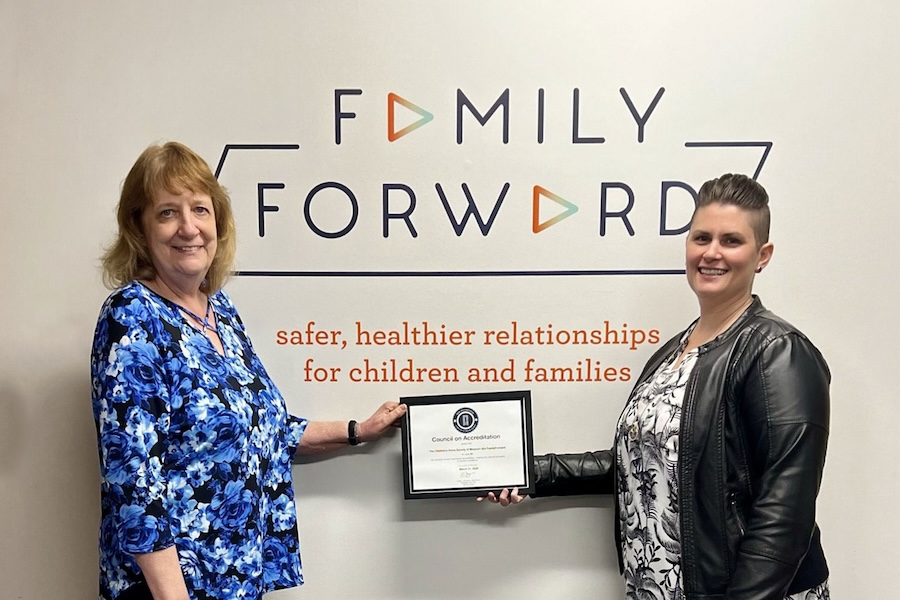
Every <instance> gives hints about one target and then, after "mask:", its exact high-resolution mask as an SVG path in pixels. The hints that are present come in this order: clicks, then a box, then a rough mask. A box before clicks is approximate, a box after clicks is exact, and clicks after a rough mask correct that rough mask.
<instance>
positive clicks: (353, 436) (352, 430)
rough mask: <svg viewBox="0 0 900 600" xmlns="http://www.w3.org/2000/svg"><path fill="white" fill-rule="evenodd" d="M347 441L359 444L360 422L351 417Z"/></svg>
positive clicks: (352, 444) (353, 444)
mask: <svg viewBox="0 0 900 600" xmlns="http://www.w3.org/2000/svg"><path fill="white" fill-rule="evenodd" d="M347 441H348V442H350V445H351V446H356V445H358V444H359V423H357V422H356V421H354V420H353V419H350V422H349V423H347Z"/></svg>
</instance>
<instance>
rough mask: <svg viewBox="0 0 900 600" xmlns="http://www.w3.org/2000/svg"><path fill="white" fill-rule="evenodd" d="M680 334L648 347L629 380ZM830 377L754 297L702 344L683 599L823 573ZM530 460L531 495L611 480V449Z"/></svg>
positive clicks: (750, 590) (694, 385) (779, 594)
mask: <svg viewBox="0 0 900 600" xmlns="http://www.w3.org/2000/svg"><path fill="white" fill-rule="evenodd" d="M680 339H681V334H679V335H677V336H675V337H673V338H672V339H671V340H669V341H668V342H667V343H666V344H665V345H664V346H663V347H662V348H660V349H659V351H657V352H656V353H655V354H654V355H653V357H652V358H651V359H650V360H649V361H648V362H647V365H646V366H645V367H644V371H643V373H641V376H640V377H639V378H638V380H637V384H636V386H635V387H637V385H639V384H640V383H641V382H642V381H644V380H645V379H646V378H648V377H650V376H652V374H653V373H654V372H655V371H656V369H657V368H658V367H659V365H660V363H661V362H662V361H664V360H665V359H666V358H667V357H669V356H671V354H672V353H673V352H674V351H675V350H676V349H677V347H678V345H679V342H680ZM830 380H831V375H830V373H829V371H828V366H827V365H826V364H825V360H824V359H823V358H822V355H821V354H820V353H819V351H818V350H817V349H816V347H815V346H813V345H812V343H811V342H810V341H809V340H808V339H807V338H806V336H804V335H803V334H802V333H801V332H799V331H798V330H797V329H796V328H794V327H793V326H792V325H790V324H789V323H787V322H786V321H783V320H782V319H780V318H779V317H777V316H775V315H774V314H772V313H771V312H770V311H768V310H766V309H765V307H763V305H762V303H761V302H760V301H759V298H757V297H754V299H753V303H752V304H751V306H750V307H749V308H748V309H747V310H746V312H745V313H744V314H743V315H741V317H740V318H739V319H738V320H737V321H736V322H735V323H734V324H733V325H732V326H731V327H729V328H728V330H727V331H726V332H725V333H723V334H722V335H720V336H719V337H717V338H716V339H714V340H713V341H711V342H709V343H708V344H705V345H703V346H701V347H700V348H699V355H698V357H697V362H696V364H695V365H694V368H693V371H692V372H691V376H690V380H689V382H688V385H687V388H686V390H685V397H684V404H683V406H682V418H681V430H680V433H679V457H678V458H679V459H678V469H679V471H678V475H679V481H680V484H679V494H680V497H679V503H680V507H679V509H680V510H679V515H680V520H681V564H682V579H683V584H684V592H685V594H686V596H687V599H688V600H711V599H713V598H715V599H723V598H724V599H727V600H751V599H752V600H783V598H785V596H787V595H788V594H793V593H796V592H800V591H803V590H806V589H809V588H812V587H815V586H816V585H818V584H820V583H822V582H823V581H824V580H825V579H826V578H827V577H828V566H827V564H826V562H825V556H824V554H823V552H822V546H821V543H820V535H819V529H818V526H817V525H816V522H815V514H816V496H817V494H818V491H819V483H820V481H821V478H822V469H823V467H824V464H825V448H826V445H827V440H828V418H829V396H828V386H829V383H830ZM535 469H536V477H535V479H536V487H537V492H536V493H535V494H534V495H535V496H553V495H571V494H585V493H612V492H614V490H615V472H616V468H615V455H614V451H612V450H607V451H601V452H588V453H585V454H548V455H544V456H538V457H536V458H535ZM617 496H618V495H617ZM616 500H617V502H616V506H617V508H618V497H617V499H616ZM616 513H617V514H616V538H617V539H616V543H617V547H618V548H619V552H620V556H619V566H620V569H621V566H622V558H621V547H622V546H621V539H620V527H619V519H618V510H616Z"/></svg>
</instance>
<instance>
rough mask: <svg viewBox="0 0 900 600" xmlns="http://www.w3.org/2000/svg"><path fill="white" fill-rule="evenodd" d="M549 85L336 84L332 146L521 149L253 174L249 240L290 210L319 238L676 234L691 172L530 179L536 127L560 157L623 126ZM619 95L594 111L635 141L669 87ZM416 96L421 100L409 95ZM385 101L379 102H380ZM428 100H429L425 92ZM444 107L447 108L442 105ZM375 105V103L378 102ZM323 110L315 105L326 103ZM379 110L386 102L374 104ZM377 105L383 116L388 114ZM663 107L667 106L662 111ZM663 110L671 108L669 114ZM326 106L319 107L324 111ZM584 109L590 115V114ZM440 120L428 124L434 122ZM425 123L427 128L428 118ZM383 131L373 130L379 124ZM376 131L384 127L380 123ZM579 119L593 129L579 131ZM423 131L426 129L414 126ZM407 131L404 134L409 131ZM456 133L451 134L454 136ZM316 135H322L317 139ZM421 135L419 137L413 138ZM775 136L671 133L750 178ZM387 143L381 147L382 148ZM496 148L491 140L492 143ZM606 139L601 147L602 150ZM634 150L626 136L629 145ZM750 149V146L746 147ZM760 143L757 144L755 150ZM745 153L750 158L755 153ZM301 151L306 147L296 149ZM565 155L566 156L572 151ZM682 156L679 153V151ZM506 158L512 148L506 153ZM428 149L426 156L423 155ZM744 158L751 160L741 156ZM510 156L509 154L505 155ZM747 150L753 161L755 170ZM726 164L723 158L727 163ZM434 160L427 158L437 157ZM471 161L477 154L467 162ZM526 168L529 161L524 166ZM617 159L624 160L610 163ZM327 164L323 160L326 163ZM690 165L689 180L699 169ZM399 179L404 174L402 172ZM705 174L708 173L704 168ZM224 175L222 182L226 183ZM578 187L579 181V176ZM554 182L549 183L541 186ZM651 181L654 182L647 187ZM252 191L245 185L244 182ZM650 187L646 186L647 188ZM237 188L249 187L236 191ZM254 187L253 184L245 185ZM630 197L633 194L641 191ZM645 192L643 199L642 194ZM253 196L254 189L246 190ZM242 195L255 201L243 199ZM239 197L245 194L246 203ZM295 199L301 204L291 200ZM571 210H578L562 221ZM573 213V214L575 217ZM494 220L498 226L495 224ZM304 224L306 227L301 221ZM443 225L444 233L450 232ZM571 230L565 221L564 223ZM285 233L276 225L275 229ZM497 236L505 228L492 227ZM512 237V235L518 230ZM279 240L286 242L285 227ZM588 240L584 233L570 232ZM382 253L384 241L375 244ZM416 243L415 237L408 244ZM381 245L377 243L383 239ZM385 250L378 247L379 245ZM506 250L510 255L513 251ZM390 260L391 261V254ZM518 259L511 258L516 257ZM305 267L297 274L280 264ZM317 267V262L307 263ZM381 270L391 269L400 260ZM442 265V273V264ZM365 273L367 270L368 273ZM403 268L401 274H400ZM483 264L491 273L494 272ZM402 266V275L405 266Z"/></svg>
mask: <svg viewBox="0 0 900 600" xmlns="http://www.w3.org/2000/svg"><path fill="white" fill-rule="evenodd" d="M551 91H552V92H553V93H552V94H547V95H545V89H544V88H543V87H541V88H538V89H537V90H536V95H535V96H531V97H529V96H530V94H519V93H515V94H514V93H513V92H512V91H511V90H510V88H506V89H503V90H502V91H501V92H499V95H497V96H496V97H494V96H492V95H489V96H488V97H487V99H485V98H477V99H473V97H472V96H470V94H467V93H466V91H464V90H463V89H461V88H458V89H456V90H455V98H454V99H453V102H452V103H451V102H445V103H444V104H442V105H441V108H442V109H443V112H442V111H441V110H439V109H434V111H433V112H432V111H430V110H427V109H426V108H424V107H423V104H425V103H424V102H421V101H420V102H421V103H416V102H413V101H412V100H410V99H409V98H410V97H414V98H415V97H416V96H415V95H414V94H409V93H405V95H403V96H401V95H400V94H398V93H396V92H393V91H387V90H385V91H384V92H382V93H383V94H385V95H381V94H379V95H378V97H377V101H376V100H374V99H373V101H368V98H369V96H368V95H366V94H365V93H364V90H363V89H362V88H336V89H334V90H333V96H332V99H331V106H330V107H329V109H326V110H328V112H330V113H331V115H330V116H331V121H332V125H333V131H334V135H333V140H331V141H332V142H333V144H334V145H335V146H342V145H345V144H347V145H355V146H358V145H360V144H365V145H372V144H374V143H384V142H385V141H386V143H387V144H388V146H387V147H390V146H395V147H402V146H403V145H404V144H410V143H412V144H415V143H416V137H417V136H422V135H424V134H428V135H429V136H430V137H429V138H428V139H429V142H428V144H427V145H426V146H423V148H427V149H429V150H430V149H432V148H437V147H438V146H436V144H437V145H439V144H440V143H441V142H440V139H439V136H441V135H443V136H446V138H445V140H444V144H445V145H450V144H455V145H456V146H462V145H467V144H471V145H472V146H474V147H475V148H476V149H477V150H478V151H479V152H478V153H473V154H477V155H478V156H479V157H483V156H485V153H484V149H485V147H486V145H488V144H494V145H496V147H498V148H502V146H504V145H507V144H510V143H511V140H512V144H513V146H515V147H517V148H518V149H519V150H520V151H519V152H518V153H516V152H513V153H509V152H500V153H498V155H497V156H498V159H497V160H494V159H493V158H491V159H490V160H485V161H484V170H485V171H486V170H488V169H489V170H490V176H489V177H488V176H483V175H484V174H483V173H481V172H479V171H478V170H477V169H470V168H469V167H468V165H467V166H466V169H465V170H464V171H463V172H465V173H466V174H467V176H468V174H470V173H471V174H472V176H473V177H474V179H472V180H465V179H460V178H459V175H458V174H456V173H457V172H459V171H458V170H457V171H455V174H454V175H453V177H452V178H451V179H450V180H449V181H448V180H443V181H442V180H441V179H440V174H436V175H433V174H431V173H423V172H421V170H420V167H419V165H420V163H421V164H423V165H427V160H424V161H417V162H416V163H415V166H414V168H413V167H411V169H410V170H409V171H408V172H407V173H406V174H405V175H402V176H398V175H397V174H396V173H392V175H391V176H390V178H387V177H384V178H379V177H378V176H377V175H375V176H373V175H372V174H370V173H369V172H368V170H365V169H363V170H359V171H357V170H355V169H356V167H355V166H353V167H351V168H350V176H349V178H348V179H347V180H345V181H340V180H335V179H332V178H331V176H326V177H323V178H321V179H319V178H316V176H315V175H312V176H310V177H307V175H306V174H304V173H303V172H299V171H298V173H297V177H299V179H300V181H299V186H298V185H297V183H294V182H291V181H290V179H282V180H281V181H278V180H275V181H273V180H272V179H268V178H267V179H266V180H262V179H258V180H256V181H253V180H252V179H251V180H250V181H249V182H246V183H244V185H252V186H254V187H255V188H256V194H255V196H256V198H255V205H256V206H255V208H256V211H255V212H256V230H257V235H258V238H260V239H264V238H266V237H267V224H268V223H270V222H271V223H277V226H278V227H279V231H281V232H284V231H287V227H289V226H293V224H287V220H288V219H295V221H294V223H297V224H298V225H300V227H301V228H304V229H305V230H306V231H308V232H309V233H311V234H312V235H314V236H317V237H319V238H323V239H328V240H338V239H341V238H344V237H345V236H349V235H352V234H354V233H355V232H357V231H358V230H359V229H363V230H370V231H371V230H373V229H374V230H375V231H376V232H379V233H380V236H381V237H382V238H383V239H385V240H389V239H391V238H393V239H399V240H400V241H401V242H404V241H406V240H408V239H411V238H412V239H415V238H420V237H425V238H428V239H429V240H430V239H434V240H437V243H439V244H444V243H446V242H445V240H446V239H447V234H448V233H449V234H451V235H452V236H455V237H456V238H463V237H465V238H466V239H467V240H470V239H473V238H477V237H484V238H486V237H488V236H490V235H491V233H492V231H494V230H501V231H504V232H509V231H511V229H510V228H509V227H508V226H507V225H506V224H507V223H509V222H514V223H515V224H516V226H517V227H524V228H527V229H530V230H531V232H530V233H531V234H532V235H534V236H540V239H542V240H543V239H549V240H551V243H557V242H558V241H559V240H560V236H559V235H555V236H554V235H553V234H552V233H551V234H549V235H548V234H547V233H546V232H547V231H548V230H549V229H551V228H553V227H557V226H558V228H559V229H564V228H567V227H568V228H571V227H577V231H579V232H583V231H586V230H587V229H586V228H585V227H584V224H585V220H586V219H587V220H590V221H593V224H592V225H591V229H593V231H594V232H595V233H594V236H596V237H599V238H601V239H602V238H605V237H606V236H607V235H609V234H610V233H611V232H612V233H613V234H614V236H611V237H614V239H616V240H617V241H616V243H617V244H621V243H622V242H621V240H622V239H623V238H622V233H623V232H624V234H625V235H627V237H629V238H635V237H638V236H643V237H647V236H655V237H658V238H668V237H672V236H678V235H682V234H684V233H685V232H686V231H687V230H688V229H689V226H690V224H689V223H688V222H687V221H688V220H689V215H690V212H691V210H692V209H693V202H696V199H697V185H696V182H693V183H691V182H689V181H687V179H690V178H689V177H684V179H680V178H678V177H677V173H672V168H669V167H667V168H666V169H665V175H664V176H663V177H660V178H659V179H655V180H654V181H652V182H649V183H651V184H652V186H651V185H648V182H647V181H646V180H645V179H646V178H644V180H642V181H640V182H638V183H639V186H636V185H634V182H632V181H631V180H629V179H628V175H627V174H625V175H624V176H623V174H620V173H616V172H608V171H604V170H603V169H599V168H597V169H595V168H594V167H589V168H588V171H587V172H585V174H584V178H579V179H580V180H583V179H587V178H592V177H595V173H604V175H603V178H602V179H600V178H598V179H597V180H596V182H595V185H596V187H595V189H597V193H595V194H592V197H590V198H588V199H586V198H585V197H584V195H583V194H584V191H577V192H576V191H571V190H560V189H558V186H559V185H560V184H559V183H558V182H554V183H553V184H551V183H550V182H541V181H535V180H533V179H531V176H532V172H534V173H538V174H539V173H542V172H544V170H546V168H547V167H546V166H544V167H543V168H541V165H542V164H543V163H539V158H540V157H539V156H538V155H537V154H536V153H534V152H530V151H529V149H528V148H527V147H526V146H532V147H540V146H542V145H543V144H544V143H545V125H546V126H547V127H546V128H547V129H548V131H547V134H548V135H547V138H548V140H547V141H548V142H552V143H553V148H554V155H553V158H552V160H553V161H566V160H567V156H566V155H565V154H564V151H563V150H560V149H559V148H560V144H567V145H571V147H573V148H574V147H579V148H582V149H587V148H596V149H597V151H598V153H602V154H598V155H597V156H598V157H599V156H604V155H605V156H608V155H609V152H610V151H613V152H615V150H614V142H617V143H621V142H622V141H623V140H624V139H625V138H624V137H623V135H622V133H621V129H622V128H621V127H620V128H619V129H618V131H617V132H616V136H615V137H609V136H605V135H599V134H601V133H604V132H603V131H602V130H599V131H597V130H595V128H597V122H598V120H599V121H600V122H604V120H601V119H599V118H598V116H597V114H596V113H597V104H595V103H591V102H585V101H583V98H582V90H581V89H579V88H577V87H576V88H573V89H572V90H571V96H570V98H571V100H570V102H569V99H568V98H566V96H567V95H568V93H567V92H568V91H567V90H566V91H563V90H555V91H554V90H551ZM618 95H619V96H621V103H620V102H619V101H618V99H615V100H613V101H609V100H608V99H607V100H606V101H605V102H603V103H601V104H600V106H601V107H602V109H603V110H609V108H610V107H611V106H613V105H619V106H618V107H616V112H615V113H611V114H617V115H619V117H617V118H622V119H625V120H626V121H627V122H628V124H629V128H630V129H631V130H632V131H633V132H634V134H633V135H634V137H633V138H631V139H632V140H633V141H632V142H629V143H630V144H634V143H637V144H638V145H641V144H644V143H645V142H646V141H647V138H648V130H649V129H651V128H653V127H656V121H657V119H658V117H656V115H657V114H658V112H657V111H658V109H659V106H660V104H661V102H662V101H663V99H664V98H666V97H667V96H666V88H665V87H662V86H660V87H659V88H658V89H657V90H656V91H655V93H653V94H649V93H648V94H646V95H644V96H643V98H640V99H637V100H636V99H635V98H636V97H635V95H634V93H630V92H629V91H628V90H626V89H625V88H624V87H623V88H619V89H618ZM551 96H552V98H554V100H553V103H554V104H553V105H552V107H551V108H550V109H548V106H547V98H548V97H551ZM417 99H418V98H417ZM385 101H386V102H385ZM432 102H434V100H432ZM451 106H452V108H451ZM376 107H377V108H376ZM323 108H324V106H323ZM361 110H366V111H367V112H368V113H371V111H372V110H377V112H378V113H381V114H380V115H376V116H377V118H385V121H384V122H383V123H384V125H385V126H386V127H385V129H386V134H387V135H386V137H387V139H386V140H385V138H383V137H381V136H382V135H383V134H378V135H377V138H376V137H372V136H371V133H369V135H368V137H364V135H365V134H363V133H362V132H371V131H372V130H371V129H369V128H368V127H361V125H365V124H366V123H371V122H372V120H371V114H368V115H366V114H363V115H362V116H361V117H360V116H358V115H357V111H361ZM382 111H384V112H382ZM385 113H386V114H385ZM659 114H665V113H659ZM670 114H671V113H670ZM323 116H324V115H323ZM588 117H591V118H588ZM436 124H437V125H439V126H440V127H435V125H436ZM426 125H429V126H430V127H427V128H426V127H425V126H426ZM379 129H380V128H379ZM385 129H381V131H385ZM586 129H591V130H592V131H590V132H588V131H586ZM423 132H424V133H423ZM410 134H413V135H410ZM454 134H455V135H454ZM322 141H324V140H322V139H319V142H320V143H321V142H322ZM419 142H421V139H420V140H419ZM772 145H773V142H772V141H767V140H740V139H738V140H735V139H733V138H731V139H728V138H726V140H709V139H705V140H685V141H683V142H680V143H678V146H681V147H682V148H683V149H685V150H687V151H688V152H689V153H690V154H696V155H702V154H705V153H710V152H716V153H718V152H721V151H725V150H729V151H731V150H735V151H738V152H740V154H737V155H735V156H739V157H741V158H740V162H739V163H738V164H743V166H737V168H736V169H730V170H734V171H737V172H747V173H748V174H749V173H752V175H751V176H752V178H753V179H756V178H758V177H759V175H760V172H761V171H762V169H763V166H764V164H765V162H766V159H767V157H768V156H769V152H770V151H771V149H772ZM387 147H384V146H382V147H381V148H382V149H386V148H387ZM492 147H494V146H492ZM601 149H603V150H601ZM299 150H300V145H299V144H226V145H225V147H224V148H223V151H222V154H221V156H220V158H219V161H218V164H217V166H216V169H215V175H216V177H219V176H220V175H221V174H222V172H223V169H225V170H226V171H227V170H228V169H227V168H226V162H227V161H230V159H231V157H232V156H233V155H234V153H235V151H242V152H244V151H293V152H297V151H299ZM628 151H629V152H633V146H632V147H630V148H629V149H628ZM748 151H749V153H748ZM757 153H758V154H757ZM754 155H757V156H758V158H756V159H754ZM300 156H303V154H300ZM573 156H574V155H573ZM577 156H578V157H579V158H580V160H582V161H583V160H584V157H585V156H586V154H585V152H584V151H579V152H578V153H577ZM678 156H679V157H680V158H679V160H681V161H684V160H686V158H685V157H684V155H683V154H680V153H679V154H678ZM510 157H512V158H510ZM425 158H426V159H427V157H425ZM748 159H749V160H748ZM505 160H508V162H504V161H505ZM750 160H755V162H756V164H755V168H753V163H752V162H750ZM729 162H730V161H729ZM441 164H442V163H441V162H435V163H434V165H435V166H439V165H441ZM474 164H475V166H476V167H477V166H478V163H474ZM505 165H508V166H510V167H511V168H514V169H515V171H514V174H511V175H508V176H504V175H503V173H502V171H501V170H500V169H501V168H502V167H503V166H505ZM529 166H531V167H532V168H530V169H529ZM615 168H619V169H620V168H621V167H615ZM328 170H329V171H331V170H332V169H331V168H329V169H328ZM694 172H695V170H693V169H692V172H691V178H696V175H695V174H694ZM398 177H404V179H399V180H398ZM704 178H706V177H704ZM230 184H231V182H230V181H225V185H229V187H231V186H230ZM579 184H580V187H581V189H582V190H583V188H584V183H583V181H579ZM551 187H552V188H553V191H551V190H550V188H551ZM654 187H655V188H656V191H653V188H654ZM248 191H249V190H248ZM648 192H650V193H649V194H648ZM245 193H246V192H245ZM250 194H252V192H250V193H249V194H248V195H250ZM638 195H641V196H642V198H641V199H638ZM643 197H648V198H647V199H644V198H643ZM251 198H252V196H251ZM248 200H249V202H253V200H250V199H249V198H248ZM249 202H248V203H249ZM647 203H652V204H654V205H655V206H651V207H649V208H645V207H644V206H640V207H639V205H644V204H647ZM288 205H292V207H291V211H290V212H289V211H282V208H283V207H285V206H288ZM299 207H302V214H298V213H299V212H300V211H297V210H296V209H297V208H299ZM570 217H576V218H575V219H570ZM578 221H580V223H578ZM498 223H502V225H500V226H498V227H495V226H497V224H498ZM304 225H305V227H304ZM448 229H449V231H448ZM570 231H571V229H570ZM280 235H282V236H284V235H285V234H284V233H280ZM501 235H502V234H501ZM519 239H521V238H519ZM279 241H285V243H292V242H290V241H288V240H286V239H285V238H284V237H282V238H281V239H280V240H279ZM579 241H585V242H586V243H588V244H590V243H592V240H579ZM383 248H384V252H388V250H389V249H390V248H389V247H388V246H384V247H383ZM417 248H418V249H421V248H422V246H417ZM378 250H379V251H381V250H382V248H381V247H380V248H379V249H378ZM616 254H617V255H624V254H625V253H623V252H621V248H620V247H617V249H616ZM386 256H387V255H386ZM510 258H513V259H514V258H515V257H510ZM388 262H389V263H390V264H393V262H394V261H393V256H390V257H389V260H388ZM513 264H515V260H513ZM601 271H602V272H603V273H606V274H615V275H619V274H638V273H640V274H680V273H682V272H683V270H681V269H637V270H635V269H627V270H625V271H622V270H620V269H601V270H597V269H580V270H579V271H578V273H579V274H591V275H593V274H598V273H600V272H601ZM333 272H334V273H344V274H347V273H355V272H356V271H354V270H353V269H335V270H334V271H333ZM456 272H458V273H460V274H469V273H473V272H480V270H478V269H476V270H475V271H472V270H469V269H464V270H460V271H454V273H456ZM242 273H247V274H250V273H254V274H255V273H260V274H268V273H270V272H269V271H258V272H257V271H247V272H243V271H242ZM286 273H304V272H300V271H297V272H294V271H290V272H286ZM316 273H318V271H316ZM378 273H400V270H399V269H396V268H392V269H391V270H390V271H383V272H382V271H379V272H378ZM440 273H450V271H446V270H443V271H440ZM504 273H505V274H516V275H518V274H534V273H535V272H534V271H533V270H531V269H525V270H523V269H521V268H512V269H507V270H505V271H504ZM572 273H573V271H572V270H571V269H564V270H561V271H560V270H555V271H552V272H548V273H547V274H548V275H558V274H566V275H570V274H572ZM365 274H366V275H368V274H370V273H365ZM401 274H402V273H401ZM491 274H496V272H494V271H492V272H491ZM404 276H405V275H404Z"/></svg>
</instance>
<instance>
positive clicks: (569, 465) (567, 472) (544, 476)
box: [532, 450, 615, 497]
mask: <svg viewBox="0 0 900 600" xmlns="http://www.w3.org/2000/svg"><path fill="white" fill-rule="evenodd" d="M534 474H535V493H534V494H532V495H533V496H535V497H540V496H574V495H578V494H611V493H612V492H613V489H614V483H613V482H614V479H615V458H614V453H613V451H612V450H599V451H596V452H585V453H584V454H544V455H541V456H535V457H534Z"/></svg>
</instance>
